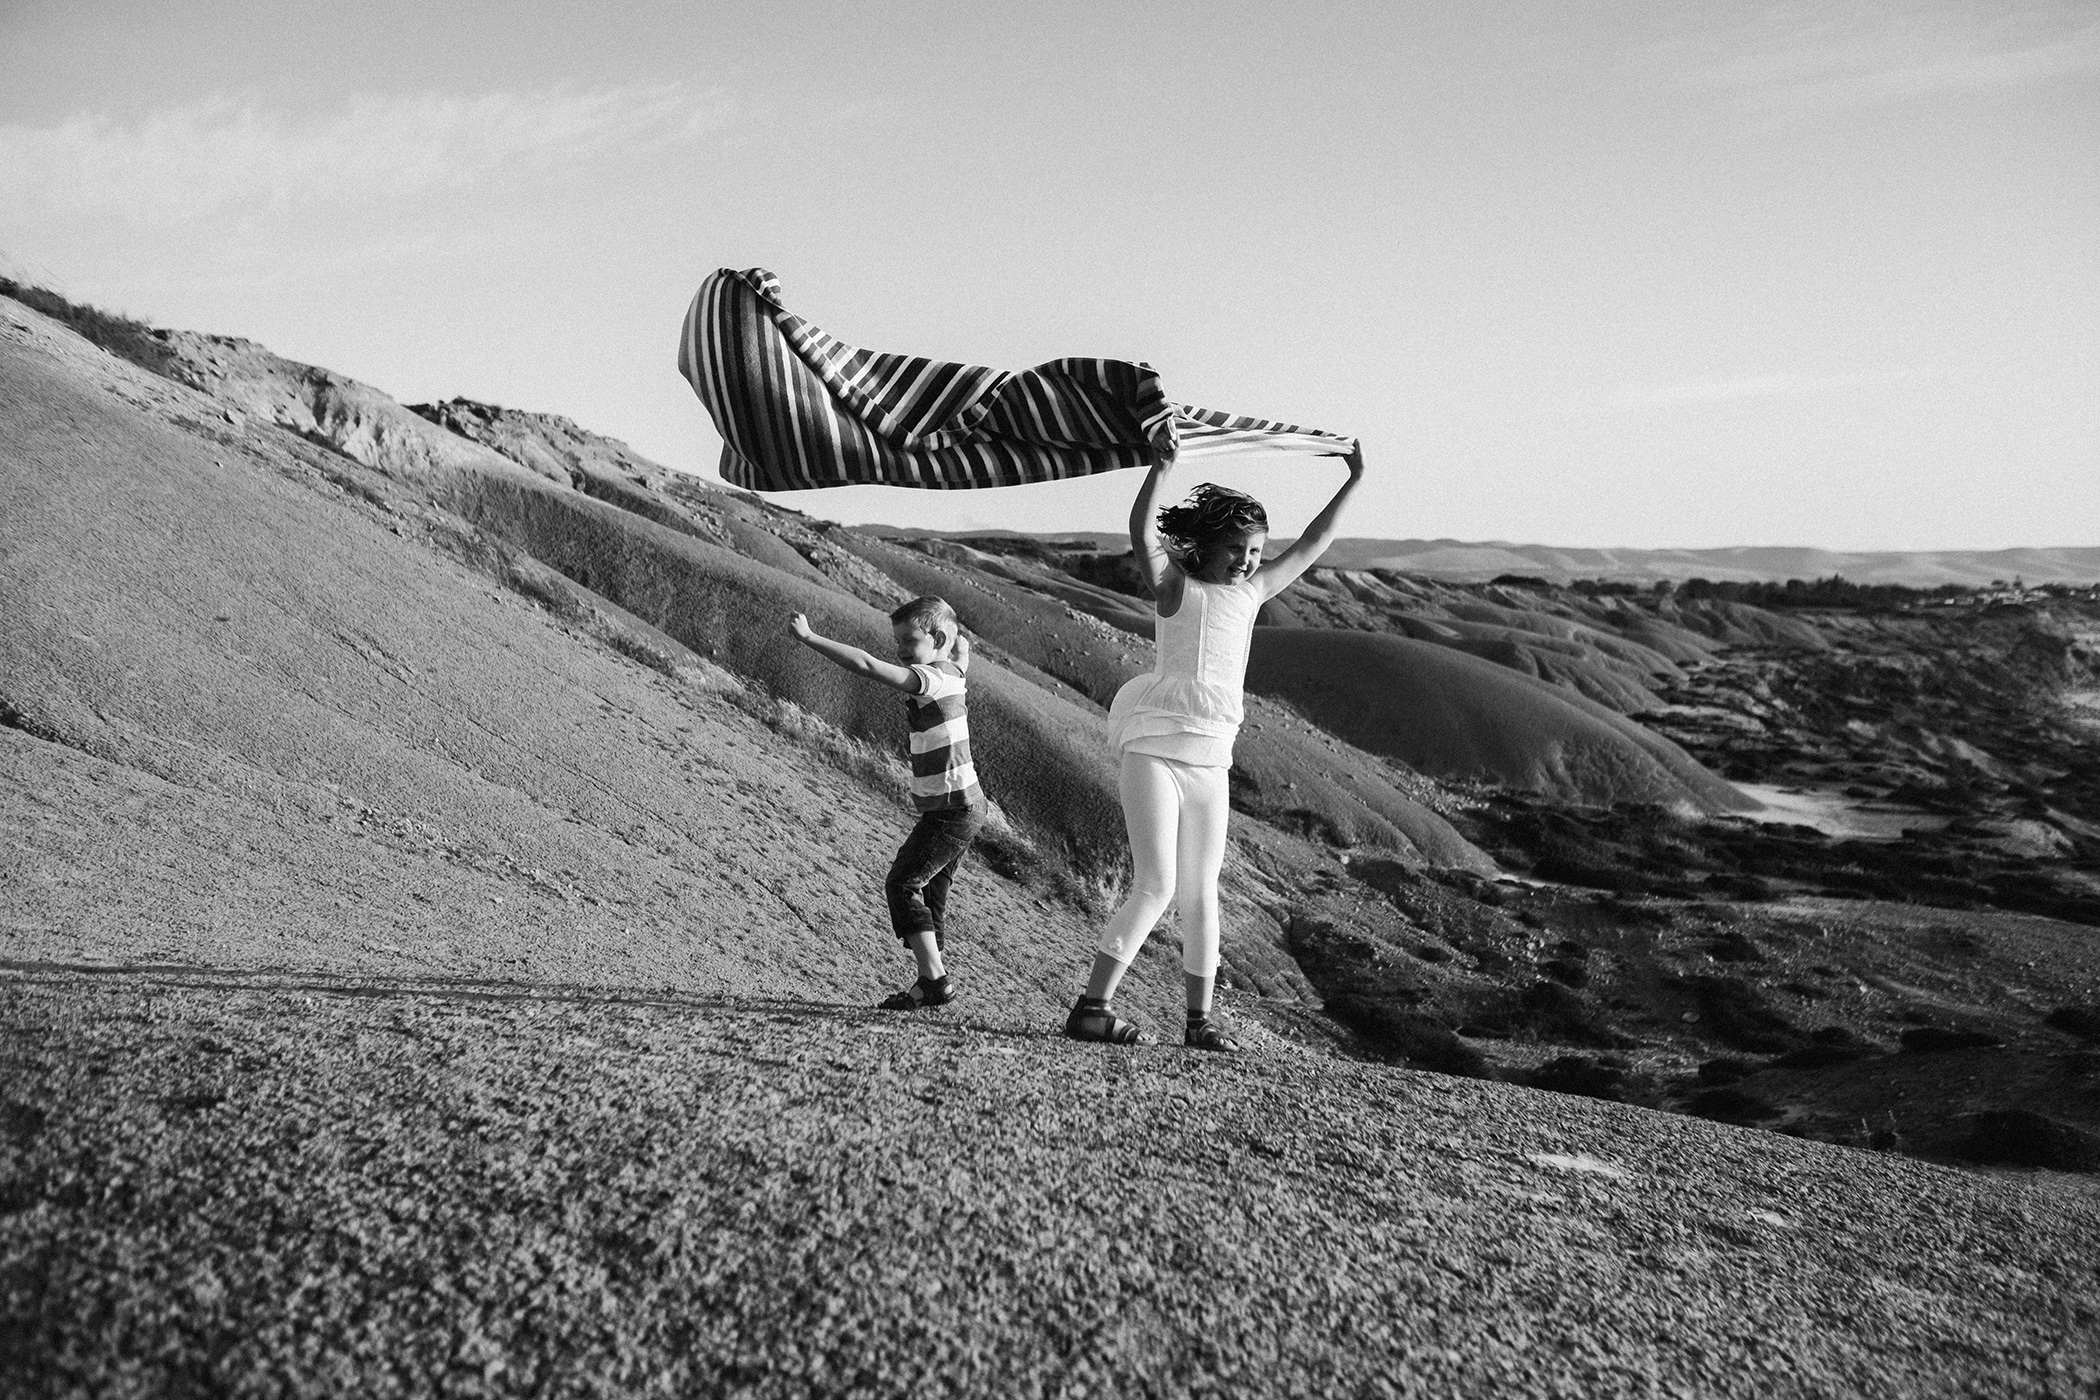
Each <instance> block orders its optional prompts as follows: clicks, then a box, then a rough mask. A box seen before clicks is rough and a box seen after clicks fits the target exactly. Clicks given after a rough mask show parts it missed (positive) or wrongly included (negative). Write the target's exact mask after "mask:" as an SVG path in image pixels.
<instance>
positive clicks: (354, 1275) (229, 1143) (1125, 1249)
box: [0, 963, 2100, 1397]
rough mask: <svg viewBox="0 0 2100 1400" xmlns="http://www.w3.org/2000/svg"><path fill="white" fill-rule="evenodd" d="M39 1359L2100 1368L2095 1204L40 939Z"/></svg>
mask: <svg viewBox="0 0 2100 1400" xmlns="http://www.w3.org/2000/svg"><path fill="white" fill-rule="evenodd" d="M0 1025H4V1026H5V1028H6V1035H5V1039H4V1044H5V1050H4V1052H0V1065H4V1075H0V1083H4V1085H5V1088H4V1090H0V1144H4V1153H0V1389H4V1390H6V1391H7V1392H8V1393H9V1394H17V1395H23V1396H47V1395H98V1396H105V1395H185V1394H210V1395H264V1394H266V1395H306V1394H347V1393H357V1394H368V1395H396V1394H399V1395H428V1394H447V1395H534V1394H561V1395H601V1394H602V1395H653V1394H667V1395H699V1394H709V1395H751V1396H774V1395H779V1396H794V1395H868V1396H877V1395H896V1394H903V1393H913V1394H917V1395H958V1396H962V1395H1002V1396H1007V1395H1011V1396H1078V1395H1139V1396H1142V1395H1202V1394H1230V1395H1271V1394H1273V1395H1387V1394H1400V1395H1437V1396H1444V1395H1480V1396H1504V1395H1585V1396H1587V1395H1655V1394H1667V1395H1679V1394H1682V1395H1759V1396H1772V1395H1796V1394H1801V1395H1809V1394H1818V1395H1820V1394H1839V1395H1949V1394H1975V1395H1993V1396H1997V1395H2055V1396H2067V1397H2068V1396H2074V1395H2090V1394H2092V1393H2094V1391H2095V1388H2096V1387H2100V1321H2096V1314H2100V1275H2096V1271H2095V1264H2094V1261H2095V1260H2096V1259H2100V1198H2096V1197H2095V1196H2094V1194H2093V1193H2092V1192H2090V1191H2089V1190H2085V1189H2082V1188H2081V1187H2080V1186H2079V1185H2078V1184H2076V1183H2072V1182H2067V1181H2066V1180H2065V1179H2061V1178H2048V1177H2037V1176H2016V1175H2008V1176H1984V1175H1978V1174H1970V1173H1960V1172H1955V1171H1950V1170H1946V1169H1942V1168H1938V1167H1933V1166H1930V1165H1927V1164H1923V1163H1919V1162H1916V1161H1911V1160H1907V1159H1902V1158H1896V1157H1883V1156H1875V1155H1868V1154H1862V1153H1856V1152H1849V1151H1845V1150H1843V1149H1836V1148H1829V1147H1824V1146H1820V1145H1817V1144H1813V1143H1807V1142H1799V1141H1795V1140H1792V1139H1788V1138H1785V1137H1781V1136H1778V1135H1776V1134H1769V1133H1757V1132H1748V1131H1740V1130H1736V1129H1731V1128H1727V1127H1723V1126H1720V1125H1714V1124H1706V1123H1699V1122H1693V1121H1688V1120H1686V1119H1683V1118H1676V1117H1669V1116H1664V1115H1659V1114H1651V1113H1647V1112H1644V1111H1642V1110H1638V1109H1630V1108H1625V1107H1621V1106H1618V1105H1611V1104H1602V1103H1596V1102H1591V1101H1587V1100H1580V1099H1572V1098H1562V1097H1558V1096H1554V1095H1550V1094H1543V1093H1538V1092H1535V1091H1531V1090H1526V1089H1521V1088H1516V1087H1513V1086H1507V1085H1498V1084H1487V1083H1479V1082H1473V1081H1464V1080H1455V1079H1447V1078H1443V1077H1440V1076H1436V1075H1427V1074H1418V1073H1412V1072H1408V1071H1404V1070H1396V1069H1384V1068H1380V1067H1376V1066H1369V1065H1357V1064H1348V1063H1338V1062H1335V1061H1332V1060H1326V1059H1321V1058H1317V1057H1315V1056H1312V1055H1310V1054H1306V1053H1303V1052H1300V1051H1297V1050H1294V1049H1293V1048H1292V1047H1291V1046H1290V1045H1289V1044H1288V1043H1286V1042H1284V1041H1282V1040H1280V1039H1278V1038H1265V1039H1264V1044H1265V1045H1267V1046H1268V1047H1270V1048H1269V1049H1268V1050H1267V1051H1266V1052H1265V1053H1263V1054H1261V1055H1258V1056H1248V1057H1242V1058H1239V1059H1234V1060H1225V1059H1219V1058H1212V1057H1205V1056H1199V1055H1196V1054H1193V1053H1191V1052H1188V1051H1184V1050H1181V1049H1179V1048H1176V1047H1159V1048H1140V1049H1110V1048H1105V1047H1082V1046H1074V1045H1071V1044H1069V1043H1067V1042H1065V1041H1063V1040H1062V1039H1061V1038H1059V1037H1057V1036H1056V1035H1054V1034H1053V1033H1052V1029H1051V1028H1050V1027H1047V1026H1043V1025H1040V1024H1025V1023H1020V1022H1008V1021H1001V1020H999V1019H998V1018H997V1017H996V1016H993V1017H991V1018H990V1019H985V1018H984V1013H983V1012H982V1011H981V1010H978V1011H973V1012H971V1013H968V1014H962V1015H957V1014H952V1013H949V1012H939V1013H928V1014H926V1015H923V1016H919V1017H912V1018H907V1017H903V1016H899V1015H895V1014H889V1015H885V1014H884V1013H880V1012H872V1011H867V1010H863V1009H858V1008H848V1007H840V1006H831V1005H822V1004H814V1003H809V1002H793V1001H758V1000H735V999H708V998H700V997H690V996H675V995H649V994H645V993H639V992H631V991H629V992H623V991H619V990H613V989H602V988H588V987H558V986H548V985H538V986H534V985H522V984H506V983H500V982H467V981H457V982H451V983H437V982H408V981H399V980H378V979H372V978H360V977H344V976H340V975H321V974H305V975H302V974H296V973H289V974H275V975H273V974H258V973H252V972H247V973H238V974H213V973H207V972H201V971H196V970H186V969H182V968H178V967H165V968H130V969H122V970H111V969H91V968H85V967H71V968H69V967H65V966H60V965H54V964H42V965H24V964H20V963H17V964H13V965H10V966H8V967H7V968H6V969H5V970H4V971H0Z"/></svg>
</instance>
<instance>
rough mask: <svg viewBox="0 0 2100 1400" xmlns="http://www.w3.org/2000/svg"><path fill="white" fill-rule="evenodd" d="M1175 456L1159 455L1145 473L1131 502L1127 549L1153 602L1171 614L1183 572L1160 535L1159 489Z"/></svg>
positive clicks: (1178, 592) (1176, 604)
mask: <svg viewBox="0 0 2100 1400" xmlns="http://www.w3.org/2000/svg"><path fill="white" fill-rule="evenodd" d="M1173 465H1174V459H1173V458H1171V457H1161V458H1159V459H1157V460H1155V461H1154V462H1153V463H1152V465H1151V467H1150V468H1148V469H1147V470H1146V472H1145V482H1144V484H1143V485H1142V486H1140V487H1138V493H1137V499H1136V500H1135V501H1133V502H1131V505H1130V549H1131V552H1132V553H1133V554H1135V555H1137V564H1138V572H1139V573H1141V574H1143V575H1144V576H1145V586H1146V587H1147V588H1150V589H1151V590H1152V601H1153V603H1154V604H1155V605H1156V606H1157V607H1158V608H1159V610H1160V612H1161V613H1163V614H1165V615H1168V616H1171V615H1172V614H1173V612H1174V610H1175V609H1176V608H1177V607H1179V606H1180V604H1181V580H1182V577H1183V575H1182V572H1181V570H1180V569H1179V568H1177V567H1176V566H1175V564H1174V561H1173V560H1172V559H1171V558H1169V557H1168V555H1167V547H1166V545H1165V544H1164V543H1162V542H1161V540H1160V538H1159V488H1160V485H1161V483H1162V482H1164V481H1165V480H1166V476H1167V472H1168V471H1169V470H1170V469H1172V467H1173Z"/></svg>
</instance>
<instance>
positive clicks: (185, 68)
mask: <svg viewBox="0 0 2100 1400" xmlns="http://www.w3.org/2000/svg"><path fill="white" fill-rule="evenodd" d="M0 72H5V73H7V74H8V80H7V82H6V83H5V84H4V85H0V272H5V273H6V274H8V275H11V276H14V277H17V278H20V279H23V280H30V281H36V282H40V283H42V284H44V285H47V286H51V287H53V288H55V289H56V290H59V291H62V292H64V293H65V294H67V295H69V296H72V297H73V298H75V299H76V300H82V301H88V302H92V303H94V304H96V305H98V306H103V307H106V308H110V309H114V310H120V311H123V312H126V313H129V314H131V315H134V316H137V317H139V318H141V319H143V320H147V321H150V322H152V323H154V324H157V325H167V326H176V327H181V328H185V329H192V330H203V331H213V332H219V333H224V334H231V335H239V336H245V337H248V338H250V339H253V340H257V341H260V342H262V343H263V344H265V345H267V346H268V347H270V348H271V349H272V350H274V351H276V352H278V353H279V354H282V355H285V356H288V357H290V358H293V359H296V360H301V361H305V362H308V363H314V364H320V365H325V366H327V367H328V368H330V369H333V370H336V371H338V372H340V373H343V374H347V375H350V376H352V377H354V378H357V379H361V380H364V381H366V382H368V383H371V384H374V385H376V386H378V387H379V388H381V389H383V390H385V391H386V392H388V393H390V394H392V395H393V396H394V397H395V398H397V399H399V400H401V401H402V402H405V403H408V402H420V401H425V400H433V399H445V398H451V397H454V396H459V395H464V396H466V397H470V398H474V399H480V400H484V401H488V402H494V403H500V404H504V405H507V406H511V407H515V408H523V409H531V410H535V411H541V412H555V413H562V414H566V415H568V416H569V417H571V418H573V419H575V420H576V421H577V422H579V423H580V424H582V425H583V426H585V427H587V428H590V429H593V430H595V431H598V432H601V433H605V434H608V435H610V436H613V437H617V438H621V439H623V440H625V441H626V442H628V443H629V444H631V445H632V446H633V447H634V448H636V449H637V450H638V451H640V452H642V453H643V454H644V455H646V456H648V457H651V458H653V459H655V460H657V461H659V462H661V463H663V464H665V465H667V466H671V467H676V468H680V469H685V470H692V471H697V472H702V473H705V474H710V475H711V474H712V473H713V470H714V461H715V458H716V454H717V453H718V452H719V450H720V442H719V439H718V438H717V437H716V436H715V433H714V431H713V427H712V425H711V424H710V423H709V421H708V419H707V416H706V413H705V410H704V409H703V408H702V407H701V405H700V404H699V402H698V400H697V399H695V398H694V397H693V395H692V392H691V390H690V389H689V388H688V387H687V385H686V384H685V382H684V381H683V380H682V379H680V378H679V377H678V374H677V372H676V367H675V349H676V341H677V332H678V325H679V322H680V319H681V317H682V315H683V313H684V310H685V306H686V303H687V302H688V300H689V299H690V298H691V296H692V293H693V291H694V289H695V288H696V287H697V286H698V284H699V282H700V280H701V279H702V278H703V277H704V276H706V275H707V273H709V272H711V271H713V270H714V269H715V268H717V267H724V266H728V267H765V268H769V269H771V270H772V271H773V272H774V273H775V274H776V275H777V276H778V277H779V278H780V280H781V282H782V285H783V290H784V294H785V299H786V304H787V305H788V306H789V307H790V308H791V309H792V310H794V311H796V312H797V313H799V314H801V315H803V316H806V317H807V318H808V319H810V320H811V321H813V322H815V323H816V324H817V325H819V326H822V327H823V328H825V329H826V330H828V331H830V332H832V333H833V334H835V335H837V336H838V337H840V338H841V339H843V340H845V341H847V342H849V343H853V344H859V345H866V346H871V347H874V348H877V349H882V350H888V351H899V352H907V353H912V354H920V355H927V356H931V357H934V358H940V359H952V360H962V361H967V362H971V363H977V364H987V365H995V366H1000V367H1006V368H1016V369H1018V368H1021V367H1024V366H1026V365H1030V364H1034V363H1038V362H1040V361H1043V360H1048V359H1054V358H1059V357H1063V356H1071V355H1085V356H1094V355H1106V356H1112V357H1116V358H1123V359H1131V360H1143V361H1146V362H1148V363H1150V364H1152V365H1153V366H1155V367H1156V368H1157V369H1158V370H1159V371H1160V373H1161V376H1162V379H1163V381H1164V383H1165V385H1166V388H1167V391H1168V393H1169V395H1170V396H1171V397H1173V398H1175V399H1176V400H1178V401H1180V402H1184V403H1191V404H1197V405H1201V406H1204V407H1210V408H1220V409H1226V410H1229V411H1232V412H1237V413H1251V414H1258V415H1261V416H1265V417H1271V418H1280V419H1285V420H1288V421H1291V422H1296V423H1303V424H1307V425H1310V426H1315V427H1320V428H1324V429H1328V430H1330V431H1334V432H1339V433H1344V434H1348V435H1352V436H1356V437H1359V438H1361V439H1362V441H1363V443H1364V445H1365V451H1366V457H1367V460H1368V463H1369V473H1368V476H1367V478H1366V480H1365V483H1364V485H1363V487H1362V488H1361V490H1360V491H1359V493H1358V495H1357V497H1356V501H1355V503H1354V505H1353V507H1352V510H1351V514H1350V516H1349V518H1348V520H1347V521H1346V523H1345V525H1344V533H1346V534H1350V535H1362V536H1378V537H1386V538H1396V539H1397V538H1411V537H1424V538H1455V539H1466V540H1506V541H1517V542H1535V543H1546V544H1556V545H1564V546H1593V547H1610V546H1625V547H1642V548H1657V547H1673V546H1675V547H1687V548H1693V547H1713V546H1725V545H1747V544H1792V545H1816V546H1822V547H1826V548H1831V549H1846V550H1854V549H1964V548H1970V549H1991V548H2005V547H2011V546H2018V545H2037V546H2045V545H2091V544H2095V543H2100V0H2075V3H2061V0H2052V2H2051V3H2026V2H2025V0H2002V3H1968V4H1947V3H1926V2H1924V0H1920V2H1919V3H1909V2H1908V0H1886V2H1885V3H1866V2H1865V0H1814V2H1813V3H1801V4H1795V3H1740V4H1738V3H1725V2H1724V0H1715V3H1706V4H1698V5H1684V4H1681V3H1675V0H1653V2H1652V3H1632V2H1631V0H1533V2H1532V3H1510V2H1509V0H1468V2H1467V3H1465V4H1461V5H1453V4H1449V3H1445V2H1444V0H1436V2H1435V3H1416V2H1415V0H1375V2H1374V3H1362V4H1359V3H1353V2H1352V0H1336V2H1335V3H1321V0H1300V3H1292V4H1283V3H1260V4H1255V3H1229V0H1228V2H1226V3H1211V4H1193V3H1191V4H1148V3H1143V0H1116V2H1115V3H1103V4H1057V3H1041V4H1030V5H1004V4H987V3H981V0H980V3H973V4H930V3H912V2H911V0H900V2H899V3H894V4H886V5H879V6H874V5H847V4H818V5H810V4H799V3H796V2H795V0H756V2H755V3H744V0H723V2H722V3H710V2H709V0H679V3H671V4H620V3H616V0H601V3H599V4H597V5H594V6H591V7H587V9H586V7H579V6H573V5H569V4H553V3H545V0H515V2H514V3H500V4H499V3H485V4H445V3H443V2H442V0H414V3H397V0H361V3H359V4H357V5H354V6H353V5H343V4H341V3H339V0H328V3H323V4H311V3H305V0H267V3H264V0H254V2H253V3H243V4H232V3H228V4H220V3H212V0H193V2H192V3H185V4H182V5H169V4H167V3H165V0H150V2H148V0H141V2H140V3H130V2H129V0H126V2H125V3H101V2H100V0H0ZM1184 472H1185V473H1188V474H1187V475H1185V476H1182V477H1180V478H1179V479H1178V480H1177V481H1176V483H1175V484H1176V485H1177V486H1180V485H1187V484H1192V483H1193V481H1194V480H1197V479H1200V478H1202V477H1211V478H1214V479H1218V480H1222V481H1225V482H1227V483H1228V484H1231V485H1234V486H1238V487H1240V488H1241V489H1244V490H1249V491H1252V492H1254V493H1255V494H1256V495H1258V496H1260V497H1261V498H1262V499H1263V500H1264V501H1265V502H1266V503H1267V504H1268V505H1269V508H1270V514H1271V518H1272V520H1273V521H1274V523H1275V525H1276V529H1277V531H1278V533H1279V534H1288V533H1292V532H1294V531H1295V530H1296V529H1297V528H1299V527H1300V526H1302V525H1303V523H1304V522H1305V520H1306V519H1308V518H1309V517H1310V516H1311V515H1312V514H1313V513H1314V512H1315V511H1316V510H1317V509H1318V508H1319V507H1320V505H1321V504H1322V503H1323V502H1324V501H1325V499H1326V497H1327V495H1328V493H1329V492H1331V491H1332V489H1333V488H1334V486H1335V485H1337V484H1338V483H1339V481H1340V480H1341V475H1342V473H1341V469H1340V468H1339V467H1338V466H1336V465H1333V464H1331V463H1328V462H1324V461H1314V462H1311V463H1308V462H1307V461H1305V460H1304V459H1279V458H1263V457H1260V456H1254V457H1249V458H1247V459H1245V460H1243V461H1239V462H1235V463H1228V464H1225V465H1223V466H1220V467H1216V468H1211V467H1209V466H1208V465H1207V464H1206V467H1205V469H1204V470H1203V471H1201V472H1198V471H1197V470H1196V468H1195V466H1194V465H1193V464H1192V465H1191V466H1190V467H1188V468H1185V469H1184ZM1136 484H1137V483H1136V481H1135V480H1134V479H1132V478H1131V477H1130V474H1128V473H1121V474H1112V475H1109V476H1105V477H1100V478H1095V479H1091V480H1085V481H1076V482H1063V483H1053V484H1047V485H1041V486H1030V487H1022V488H1013V489H1008V490H1001V491H991V492H983V491H980V492H951V493H930V492H915V491H907V490H902V489H891V488H852V489H849V490H845V491H827V492H802V493H794V494H792V495H788V496H784V497H782V498H781V499H782V500H784V501H785V502H786V503H788V504H791V505H794V506H796V507H797V508H798V509H803V510H807V511H810V512H812V513H814V514H820V515H826V516H830V517H833V518H837V519H842V520H847V521H851V522H856V523H858V522H866V521H878V520H879V521H886V522H892V523H899V524H914V525H924V526H929V527H933V528H941V529H981V528H991V527H1005V528H1016V529H1033V530H1078V529H1104V530H1118V529H1121V528H1122V527H1123V523H1124V521H1125V518H1126V515H1127V511H1128V504H1129V497H1130V494H1131V493H1132V491H1134V490H1135V487H1136Z"/></svg>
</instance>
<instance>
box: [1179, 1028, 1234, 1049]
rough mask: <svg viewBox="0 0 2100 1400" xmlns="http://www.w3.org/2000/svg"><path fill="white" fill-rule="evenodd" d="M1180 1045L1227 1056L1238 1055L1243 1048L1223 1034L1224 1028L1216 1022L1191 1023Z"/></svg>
mask: <svg viewBox="0 0 2100 1400" xmlns="http://www.w3.org/2000/svg"><path fill="white" fill-rule="evenodd" d="M1181 1043H1182V1044H1183V1045H1186V1046H1188V1047H1189V1049H1191V1050H1217V1051H1221V1052H1222V1053H1224V1054H1227V1055H1233V1054H1237V1053H1239V1052H1240V1051H1241V1050H1242V1049H1244V1048H1245V1047H1244V1046H1242V1045H1241V1044H1240V1043H1239V1042H1238V1041H1237V1040H1234V1039H1233V1038H1232V1037H1231V1036H1229V1035H1227V1034H1225V1028H1224V1027H1222V1026H1220V1025H1219V1024H1218V1023H1217V1022H1216V1021H1191V1022H1189V1028H1188V1032H1187V1034H1185V1035H1184V1036H1183V1037H1182V1039H1181Z"/></svg>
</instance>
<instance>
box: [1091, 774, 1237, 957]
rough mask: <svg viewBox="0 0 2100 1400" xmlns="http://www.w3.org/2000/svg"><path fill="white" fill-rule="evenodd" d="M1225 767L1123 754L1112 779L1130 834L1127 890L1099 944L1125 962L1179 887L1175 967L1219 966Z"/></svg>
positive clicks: (1223, 856)
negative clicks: (1118, 771) (1177, 959)
mask: <svg viewBox="0 0 2100 1400" xmlns="http://www.w3.org/2000/svg"><path fill="white" fill-rule="evenodd" d="M1229 771H1230V770H1229V769H1225V768H1198V767H1195V766H1193V765H1191V764H1187V763H1175V762H1173V761H1171V760H1169V759H1164V758H1155V757H1153V756H1152V755H1151V754H1145V753H1130V752H1128V751H1126V752H1125V753H1124V754H1123V771H1122V777H1121V780H1120V782H1119V783H1118V786H1119V788H1120V790H1121V792H1122V796H1123V825H1124V827H1125V828H1126V829H1127V830H1128V831H1129V833H1130V863H1131V867H1132V869H1131V875H1130V893H1129V895H1128V896H1126V897H1125V898H1124V900H1123V904H1122V907H1120V908H1119V909H1117V910H1116V912H1115V915H1114V917H1112V918H1111V919H1109V921H1108V927H1107V928H1105V929H1103V930H1102V931H1101V943H1100V949H1101V951H1102V952H1104V953H1106V954H1108V955H1109V956H1110V957H1112V958H1114V959H1115V960H1116V961H1117V962H1120V963H1128V962H1129V961H1130V960H1131V959H1132V958H1134V957H1136V956H1137V952H1138V949H1140V948H1142V947H1144V946H1145V939H1146V938H1147V937H1148V936H1149V935H1150V934H1151V932H1152V926H1153V925H1154V924H1156V923H1158V922H1159V917H1160V915H1162V914H1164V913H1166V912H1167V905H1168V904H1169V903H1170V902H1172V901H1173V900H1174V896H1175V894H1176V892H1177V891H1178V892H1179V893H1180V896H1181V899H1180V909H1181V966H1182V970H1183V971H1185V972H1187V973H1189V974H1190V975H1192V976H1195V977H1214V976H1216V975H1217V971H1218V872H1219V871H1220V870H1222V869H1224V867H1225V819H1226V815H1227V812H1228V810H1229V804H1228V802H1227V800H1226V799H1227V793H1226V781H1225V775H1226V774H1227V773H1228V772H1229Z"/></svg>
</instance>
